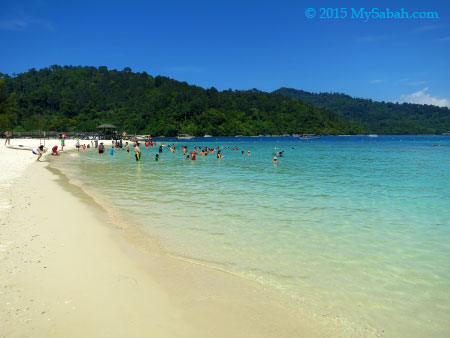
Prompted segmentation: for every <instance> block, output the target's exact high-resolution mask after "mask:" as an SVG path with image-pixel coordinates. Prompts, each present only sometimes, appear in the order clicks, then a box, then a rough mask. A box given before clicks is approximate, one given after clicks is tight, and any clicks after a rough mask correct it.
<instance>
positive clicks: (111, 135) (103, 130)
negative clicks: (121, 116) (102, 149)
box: [97, 124, 120, 140]
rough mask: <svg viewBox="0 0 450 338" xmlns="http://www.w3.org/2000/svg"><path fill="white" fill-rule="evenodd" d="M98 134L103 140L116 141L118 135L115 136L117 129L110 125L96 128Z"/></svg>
mask: <svg viewBox="0 0 450 338" xmlns="http://www.w3.org/2000/svg"><path fill="white" fill-rule="evenodd" d="M97 129H99V134H100V135H101V136H102V138H103V139H105V140H111V139H118V138H119V136H120V135H117V127H116V126H113V125H112V124H101V125H99V126H98V127H97Z"/></svg>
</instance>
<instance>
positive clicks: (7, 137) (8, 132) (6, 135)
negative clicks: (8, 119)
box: [5, 130, 11, 146]
mask: <svg viewBox="0 0 450 338" xmlns="http://www.w3.org/2000/svg"><path fill="white" fill-rule="evenodd" d="M10 139H11V132H10V131H9V130H7V131H5V146H6V145H7V144H8V145H9V144H10V143H9V142H10Z"/></svg>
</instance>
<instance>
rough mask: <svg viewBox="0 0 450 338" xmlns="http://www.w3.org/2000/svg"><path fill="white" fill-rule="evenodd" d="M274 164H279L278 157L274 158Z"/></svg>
mask: <svg viewBox="0 0 450 338" xmlns="http://www.w3.org/2000/svg"><path fill="white" fill-rule="evenodd" d="M272 163H273V164H278V159H277V157H276V156H275V157H274V158H273V161H272Z"/></svg>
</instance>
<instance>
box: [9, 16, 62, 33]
mask: <svg viewBox="0 0 450 338" xmlns="http://www.w3.org/2000/svg"><path fill="white" fill-rule="evenodd" d="M32 26H38V27H42V28H44V29H46V30H49V31H55V26H53V25H52V24H51V23H49V22H48V21H46V20H41V19H30V18H25V19H24V18H21V19H12V20H4V21H0V29H3V30H8V31H25V30H27V29H29V28H31V27H32Z"/></svg>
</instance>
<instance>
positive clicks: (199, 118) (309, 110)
mask: <svg viewBox="0 0 450 338" xmlns="http://www.w3.org/2000/svg"><path fill="white" fill-rule="evenodd" d="M0 81H1V82H0V129H1V130H4V129H10V130H12V131H36V130H39V129H41V130H48V131H79V132H82V131H87V132H89V131H96V126H98V125H100V124H102V123H112V124H114V125H116V126H117V127H118V128H119V130H121V131H127V132H129V133H138V134H151V135H155V136H157V135H165V136H175V135H177V134H180V133H184V134H190V135H195V136H203V135H205V134H209V135H214V136H229V135H267V134H270V135H282V134H299V133H314V134H321V135H324V134H325V135H328V134H329V135H336V134H362V133H364V132H365V131H364V129H363V128H362V127H361V126H360V125H358V124H356V123H349V122H346V121H345V120H344V119H342V118H340V117H339V116H338V114H336V113H335V112H333V111H331V110H329V109H327V108H320V107H315V106H313V105H310V104H305V103H303V102H300V101H299V100H297V99H292V98H287V97H283V96H281V95H273V94H270V93H266V92H261V91H258V90H256V89H254V90H249V91H236V90H234V91H233V90H231V89H229V90H224V91H218V90H217V89H215V88H213V87H211V88H209V89H204V88H201V87H198V86H194V85H189V84H187V83H186V82H180V81H176V80H173V79H170V78H167V77H163V76H156V77H153V76H151V75H149V74H147V73H146V72H142V73H134V72H132V71H131V69H130V68H125V69H123V70H122V71H117V70H108V68H107V67H105V66H101V67H98V68H96V67H81V66H58V65H53V66H50V67H48V68H43V69H40V70H36V69H30V70H29V71H28V72H25V73H21V74H13V75H12V76H10V75H7V74H0Z"/></svg>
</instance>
